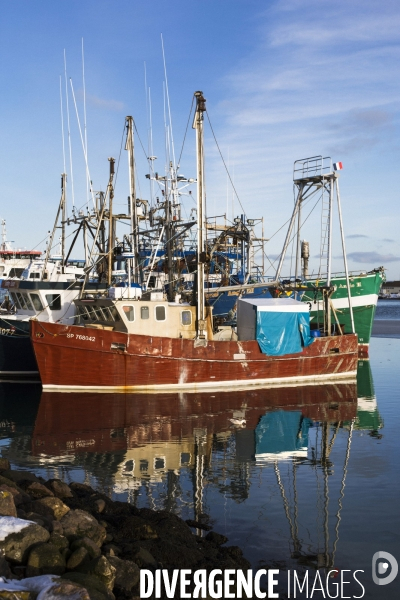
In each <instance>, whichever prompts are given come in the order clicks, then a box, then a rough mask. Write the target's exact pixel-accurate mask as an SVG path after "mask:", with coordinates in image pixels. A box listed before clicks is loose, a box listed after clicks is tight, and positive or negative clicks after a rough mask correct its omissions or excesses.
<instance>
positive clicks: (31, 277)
mask: <svg viewBox="0 0 400 600" xmlns="http://www.w3.org/2000/svg"><path fill="white" fill-rule="evenodd" d="M29 279H40V273H30V275H29Z"/></svg>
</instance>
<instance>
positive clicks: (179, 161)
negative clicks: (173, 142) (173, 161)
mask: <svg viewBox="0 0 400 600" xmlns="http://www.w3.org/2000/svg"><path fill="white" fill-rule="evenodd" d="M193 105H194V96H193V97H192V104H191V106H190V111H189V116H188V120H187V123H186V129H185V135H184V136H183V142H182V148H181V152H180V154H179V159H178V168H179V166H180V164H181V158H182V153H183V148H184V146H185V141H186V135H187V132H188V129H189V123H190V117H191V116H192V110H193Z"/></svg>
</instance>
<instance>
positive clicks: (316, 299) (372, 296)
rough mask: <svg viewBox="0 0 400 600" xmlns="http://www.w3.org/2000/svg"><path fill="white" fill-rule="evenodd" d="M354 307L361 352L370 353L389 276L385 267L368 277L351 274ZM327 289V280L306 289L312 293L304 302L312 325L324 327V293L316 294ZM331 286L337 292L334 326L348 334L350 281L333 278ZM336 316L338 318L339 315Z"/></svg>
mask: <svg viewBox="0 0 400 600" xmlns="http://www.w3.org/2000/svg"><path fill="white" fill-rule="evenodd" d="M349 279H350V289H351V303H352V307H353V315H354V327H355V331H356V333H357V335H358V343H359V345H360V350H361V351H362V352H364V353H368V346H369V340H370V337H371V331H372V324H373V321H374V316H375V310H376V305H377V302H378V295H379V292H380V289H381V286H382V283H383V282H384V281H385V272H384V268H383V267H379V268H378V269H374V270H373V271H369V272H368V273H358V274H355V273H350V274H349ZM325 285H326V280H322V279H321V280H309V281H307V282H306V286H307V287H308V288H309V291H306V292H305V293H304V294H303V297H302V300H303V302H308V304H309V305H310V315H311V319H312V321H311V322H312V323H318V324H320V325H321V326H322V324H323V302H322V292H318V291H317V292H316V291H315V289H314V288H315V287H322V286H325ZM331 285H332V286H334V287H335V291H334V293H333V295H332V296H331V300H332V305H333V309H334V310H333V311H332V315H331V318H332V323H336V318H337V321H338V322H339V323H340V325H341V326H344V331H346V332H349V331H351V320H350V309H349V299H348V293H347V284H346V278H345V276H344V275H334V276H332V278H331ZM333 313H336V318H335V314H333Z"/></svg>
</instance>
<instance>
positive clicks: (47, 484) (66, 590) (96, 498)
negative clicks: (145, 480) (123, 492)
mask: <svg viewBox="0 0 400 600" xmlns="http://www.w3.org/2000/svg"><path fill="white" fill-rule="evenodd" d="M211 529H212V528H211V526H210V525H209V524H208V523H207V520H206V518H204V519H203V520H202V521H193V520H187V521H183V520H182V519H180V518H179V517H177V516H176V515H174V514H171V513H169V512H166V511H153V510H150V509H148V508H142V509H139V508H136V507H134V506H132V505H131V504H129V503H127V502H119V501H113V500H111V499H110V498H109V497H108V496H106V495H105V494H102V493H99V492H97V491H95V490H94V489H92V488H91V487H90V486H88V485H85V484H82V483H71V484H69V485H67V484H66V483H64V482H63V481H61V480H59V479H50V480H48V481H46V480H44V479H43V478H42V477H37V476H36V475H34V474H33V473H31V472H29V471H18V470H12V469H10V464H9V462H8V460H6V459H0V598H13V600H33V599H34V598H36V597H37V596H38V595H39V596H40V600H46V599H47V600H50V598H54V597H57V598H69V600H89V599H90V600H119V599H121V600H128V598H129V599H133V598H139V580H140V571H141V569H146V570H147V571H149V570H150V571H155V570H156V569H166V570H167V571H169V572H170V573H172V571H173V570H174V569H192V570H196V569H206V570H207V571H208V572H209V571H211V570H212V569H222V570H225V569H235V570H236V569H243V570H247V569H249V568H250V564H249V563H248V561H247V560H245V559H244V558H243V556H242V551H241V550H240V548H238V547H237V546H225V545H224V544H225V543H226V542H227V541H228V540H227V538H226V537H224V536H223V535H220V534H218V533H216V532H214V531H212V530H211ZM201 532H203V534H202V535H200V533H201ZM53 576H54V577H53ZM55 576H57V577H55ZM177 597H178V596H177Z"/></svg>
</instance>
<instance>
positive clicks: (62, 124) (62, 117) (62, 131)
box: [60, 75, 66, 173]
mask: <svg viewBox="0 0 400 600" xmlns="http://www.w3.org/2000/svg"><path fill="white" fill-rule="evenodd" d="M60 106H61V136H62V150H63V164H64V173H66V166H65V139H64V115H63V101H62V81H61V75H60Z"/></svg>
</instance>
